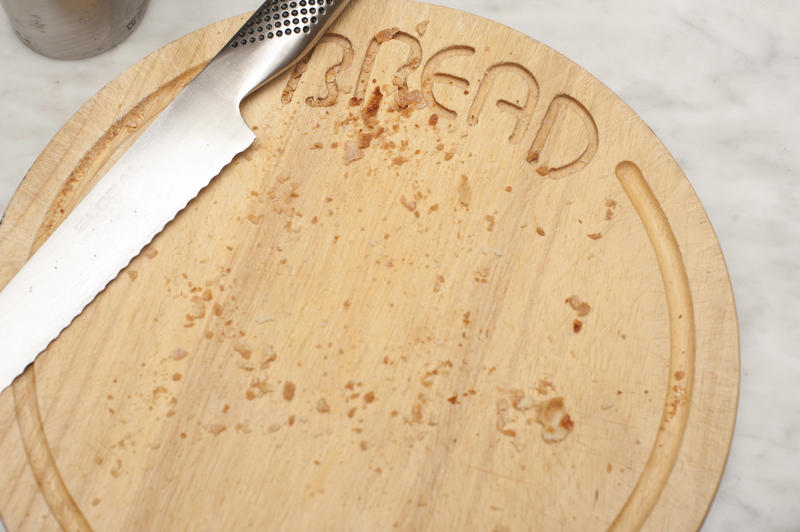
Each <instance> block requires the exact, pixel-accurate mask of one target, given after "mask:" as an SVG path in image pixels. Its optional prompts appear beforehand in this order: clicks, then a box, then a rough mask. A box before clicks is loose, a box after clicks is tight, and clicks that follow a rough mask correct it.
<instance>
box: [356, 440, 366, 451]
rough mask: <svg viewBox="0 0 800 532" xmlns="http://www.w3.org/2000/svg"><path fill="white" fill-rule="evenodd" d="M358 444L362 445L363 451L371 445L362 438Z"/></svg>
mask: <svg viewBox="0 0 800 532" xmlns="http://www.w3.org/2000/svg"><path fill="white" fill-rule="evenodd" d="M358 446H359V447H361V450H362V451H366V450H367V448H368V447H369V444H367V442H366V441H365V440H361V443H359V444H358Z"/></svg>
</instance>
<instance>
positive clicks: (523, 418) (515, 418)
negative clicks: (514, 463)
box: [496, 380, 575, 450]
mask: <svg viewBox="0 0 800 532" xmlns="http://www.w3.org/2000/svg"><path fill="white" fill-rule="evenodd" d="M535 390H536V392H537V393H538V394H540V395H547V394H548V393H549V390H555V387H554V386H553V384H552V383H551V382H549V381H547V380H541V381H540V382H539V384H538V385H537V386H536V388H535ZM496 406H497V424H496V426H497V430H498V431H499V432H500V434H502V435H503V436H506V437H508V438H511V439H512V440H513V443H514V446H515V447H517V449H518V450H522V448H523V447H524V446H525V443H526V441H525V435H526V434H527V433H528V431H529V430H530V429H529V426H530V425H532V424H533V423H538V424H539V425H541V427H542V429H541V437H542V439H543V440H544V441H545V442H546V443H558V442H560V441H562V440H564V438H566V437H567V436H568V435H569V434H570V432H572V429H573V427H574V426H575V423H574V422H573V420H572V418H571V417H570V415H569V413H567V410H566V407H565V405H564V398H563V397H551V398H549V399H544V400H542V401H538V402H537V401H536V400H534V399H533V398H532V397H531V396H530V395H528V394H526V393H525V392H524V391H523V390H521V389H514V390H510V391H509V392H508V394H507V396H506V397H501V398H500V399H498V400H497V405H496Z"/></svg>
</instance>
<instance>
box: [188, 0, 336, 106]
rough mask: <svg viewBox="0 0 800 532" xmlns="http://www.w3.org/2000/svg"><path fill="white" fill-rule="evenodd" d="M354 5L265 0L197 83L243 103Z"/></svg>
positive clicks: (325, 0) (313, 0)
mask: <svg viewBox="0 0 800 532" xmlns="http://www.w3.org/2000/svg"><path fill="white" fill-rule="evenodd" d="M349 2H350V0H296V1H291V2H289V1H282V0H268V1H267V2H264V3H263V4H262V5H261V7H259V8H258V9H257V10H256V11H255V13H253V16H251V17H250V19H249V20H248V21H247V22H245V24H244V25H243V26H242V27H241V28H240V29H239V31H237V32H236V34H235V35H234V36H233V37H232V38H231V40H230V41H228V43H227V44H226V45H225V47H224V48H223V49H222V50H221V51H220V52H219V53H218V54H217V56H216V57H215V58H214V59H213V60H212V61H211V62H210V63H209V64H208V66H207V67H206V68H205V70H204V71H203V72H202V73H201V74H200V75H198V77H197V80H196V81H197V82H198V83H201V84H203V85H206V88H208V89H211V90H214V91H216V92H217V93H218V94H220V95H222V96H223V97H224V98H225V99H231V100H233V101H234V102H235V103H236V104H238V103H240V102H241V101H242V99H244V97H245V96H247V95H248V94H250V93H251V92H253V91H255V90H256V89H258V88H259V87H261V86H262V85H264V84H265V83H268V82H270V81H271V80H273V79H275V78H276V77H277V76H279V75H280V74H281V73H283V72H285V71H286V70H287V69H288V68H290V67H292V66H293V65H294V64H295V63H296V62H297V61H299V60H300V59H301V58H303V57H304V56H305V55H306V54H307V53H308V52H309V51H310V50H311V48H312V47H313V46H314V45H315V44H316V43H317V41H318V40H319V39H320V38H321V37H322V36H323V35H324V34H325V31H327V29H328V28H329V27H330V25H331V24H332V23H333V21H334V20H335V19H336V17H337V16H338V15H339V14H340V13H341V12H342V10H343V9H344V8H345V7H346V6H347V4H348V3H349Z"/></svg>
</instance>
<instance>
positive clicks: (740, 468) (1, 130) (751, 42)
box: [0, 0, 800, 531]
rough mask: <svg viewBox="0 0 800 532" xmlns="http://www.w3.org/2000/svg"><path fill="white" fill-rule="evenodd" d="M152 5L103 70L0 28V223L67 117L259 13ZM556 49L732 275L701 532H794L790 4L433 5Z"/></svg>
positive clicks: (793, 51) (798, 151)
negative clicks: (593, 86) (674, 192)
mask: <svg viewBox="0 0 800 532" xmlns="http://www.w3.org/2000/svg"><path fill="white" fill-rule="evenodd" d="M188 3H189V2H188V0H151V6H150V10H149V12H148V14H147V16H146V17H145V19H144V21H143V23H142V24H141V27H140V28H139V29H138V30H137V31H136V32H135V33H134V34H133V35H132V36H131V38H130V39H129V40H128V41H126V42H125V43H123V44H122V45H121V46H119V47H117V48H116V49H114V50H112V51H110V52H108V53H106V54H103V55H101V56H99V57H96V58H92V59H88V60H83V61H78V62H69V63H59V62H56V61H53V60H49V59H46V58H44V57H40V56H37V55H36V54H34V53H33V52H31V51H29V50H28V49H27V48H25V47H24V46H23V45H22V44H20V43H19V42H18V41H17V40H16V38H15V37H14V35H13V33H12V32H11V30H10V28H9V26H8V24H7V23H6V21H5V20H4V18H3V17H2V15H0V163H2V164H0V212H2V211H3V210H4V209H5V207H6V205H7V203H8V201H9V200H10V198H11V195H12V194H13V191H14V190H15V188H16V187H17V186H18V184H19V182H20V181H21V179H22V177H23V175H24V174H25V172H26V171H27V169H28V167H29V166H30V164H31V163H32V162H33V160H34V159H35V157H36V156H37V155H38V154H39V153H40V152H41V151H42V149H43V148H44V147H45V145H46V144H47V142H48V141H49V139H50V138H51V137H52V136H53V135H54V134H55V133H56V131H58V129H59V128H60V127H61V125H62V124H63V123H64V121H65V120H67V119H68V118H69V116H70V115H71V114H72V113H73V112H74V111H75V110H76V109H77V108H78V107H79V106H80V105H81V104H82V103H83V102H84V101H85V100H87V99H88V98H89V97H91V96H92V95H93V94H94V93H95V92H96V91H97V90H99V89H100V88H101V87H102V86H103V85H105V83H107V82H108V81H109V80H111V79H112V78H113V77H114V76H116V75H117V74H119V73H120V72H122V71H123V70H125V69H126V68H127V67H129V66H130V65H132V64H133V63H134V62H136V61H137V60H138V59H140V58H141V57H143V56H144V55H146V54H148V53H150V52H152V51H154V50H156V49H158V48H159V47H161V46H163V45H164V44H166V43H167V42H169V41H171V40H174V39H176V38H178V37H180V36H182V35H184V34H186V33H189V32H191V31H193V30H195V29H197V28H199V27H201V26H204V25H206V24H210V23H212V22H215V21H217V20H219V19H222V18H224V17H227V16H231V15H234V14H238V13H241V12H244V11H247V10H249V9H253V8H254V7H255V4H257V1H253V0H226V1H225V2H219V1H217V0H192V2H191V5H192V9H188V10H187V9H186V5H187V4H188ZM434 3H438V4H442V5H447V6H450V7H457V8H460V9H464V10H467V11H471V12H473V13H476V14H479V15H483V16H486V17H488V18H492V19H494V20H497V21H499V22H502V23H504V24H507V25H508V26H511V27H513V28H515V29H518V30H520V31H523V32H525V33H527V34H529V35H531V36H533V37H534V38H536V39H538V40H540V41H542V42H544V43H545V44H548V45H549V46H551V47H553V48H555V49H557V50H558V51H560V52H562V53H563V54H565V55H566V56H568V57H570V58H571V59H572V60H574V61H575V62H577V63H578V64H580V65H581V66H583V67H584V68H586V69H587V70H589V71H590V72H592V73H593V74H594V75H595V76H596V77H598V78H599V79H600V80H602V81H603V82H605V83H606V84H607V85H608V86H609V87H611V89H613V90H614V91H615V92H617V93H618V94H619V95H620V96H621V97H622V98H623V99H624V100H625V101H626V102H627V103H628V104H629V105H631V106H632V107H633V108H634V109H635V110H636V111H637V112H638V113H639V114H640V115H641V116H642V118H643V119H644V120H645V122H647V123H648V125H650V126H651V127H652V128H653V129H654V131H655V132H656V134H657V135H658V136H659V137H660V138H661V140H662V141H663V142H664V143H665V144H666V146H667V147H668V148H669V149H670V150H671V152H672V154H673V155H674V157H675V158H676V159H677V161H678V162H679V163H680V165H681V166H682V168H683V170H684V172H685V173H686V175H687V176H688V177H689V179H690V181H691V182H692V184H693V185H694V187H695V189H696V191H697V193H698V195H699V196H700V199H701V200H702V202H703V204H704V205H705V207H706V209H707V211H708V214H709V217H710V218H711V221H712V223H713V225H714V227H715V229H716V231H717V235H718V236H719V240H720V243H721V245H722V249H723V252H724V253H725V257H726V260H727V263H728V268H729V270H730V273H731V278H732V282H733V287H734V291H735V294H736V298H737V308H738V312H739V323H740V328H741V352H742V384H741V398H740V405H739V415H738V419H737V426H736V432H735V436H734V440H733V446H732V449H731V455H730V459H729V462H728V467H727V470H726V472H725V475H724V478H723V480H722V484H721V486H720V489H719V493H718V495H717V498H716V500H715V502H714V504H713V506H712V508H711V511H710V513H709V515H708V518H707V520H706V523H705V525H704V530H707V531H730V530H785V531H790V530H793V531H796V530H800V509H799V508H798V504H797V499H798V494H800V394H797V392H796V389H797V383H798V382H800V327H798V326H797V324H798V320H799V319H800V318H798V316H797V315H796V313H795V312H794V311H795V309H796V307H797V305H798V304H799V303H800V216H798V214H797V213H798V210H800V183H798V179H799V178H800V175H799V170H800V148H798V144H800V126H798V120H800V97H798V96H797V94H798V89H797V87H798V85H799V84H800V38H798V35H800V3H798V2H795V1H789V0H771V1H770V2H759V1H754V0H753V1H748V0H741V1H739V0H737V1H733V2H731V1H730V0H705V1H703V2H696V1H691V0H669V1H666V2H658V3H656V2H633V1H632V0H605V1H603V2H596V1H590V0H560V1H558V2H539V1H532V0H440V1H437V2H434Z"/></svg>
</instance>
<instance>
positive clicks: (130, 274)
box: [128, 270, 139, 281]
mask: <svg viewBox="0 0 800 532" xmlns="http://www.w3.org/2000/svg"><path fill="white" fill-rule="evenodd" d="M128 277H130V278H131V281H135V280H136V278H137V277H139V272H137V271H136V270H128Z"/></svg>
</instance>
